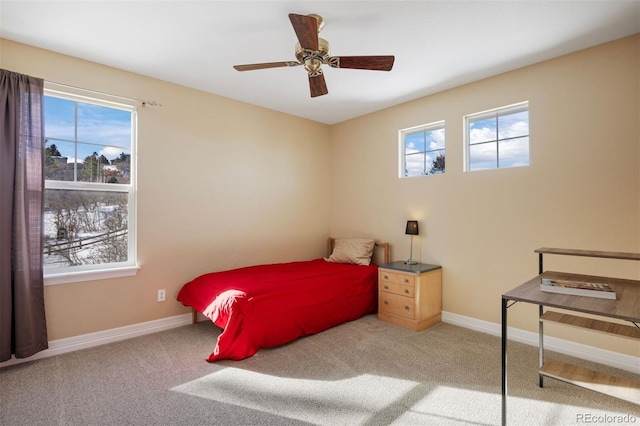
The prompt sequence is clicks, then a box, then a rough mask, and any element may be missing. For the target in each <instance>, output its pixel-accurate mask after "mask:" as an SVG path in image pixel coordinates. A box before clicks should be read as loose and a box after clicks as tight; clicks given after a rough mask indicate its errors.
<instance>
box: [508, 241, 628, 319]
mask: <svg viewBox="0 0 640 426" xmlns="http://www.w3.org/2000/svg"><path fill="white" fill-rule="evenodd" d="M536 251H537V250H536ZM541 278H550V279H553V280H569V281H589V282H598V283H606V284H609V285H610V286H611V288H613V291H615V292H616V300H611V299H601V298H596V297H586V296H574V295H569V294H558V293H549V292H545V291H542V290H540V279H541ZM502 298H503V299H507V300H517V301H520V302H527V303H534V304H536V305H543V306H550V307H555V308H561V309H567V310H571V311H577V312H584V313H588V314H594V315H602V316H606V317H609V318H618V319H622V320H626V321H632V322H640V281H636V280H627V279H622V278H611V277H598V276H594V275H579V274H570V273H566V272H554V271H545V272H544V273H542V274H540V275H538V276H536V277H534V278H532V279H531V280H529V281H527V282H526V283H524V284H522V285H520V286H518V287H516V288H514V289H512V290H509V291H508V292H506V293H504V294H503V295H502Z"/></svg>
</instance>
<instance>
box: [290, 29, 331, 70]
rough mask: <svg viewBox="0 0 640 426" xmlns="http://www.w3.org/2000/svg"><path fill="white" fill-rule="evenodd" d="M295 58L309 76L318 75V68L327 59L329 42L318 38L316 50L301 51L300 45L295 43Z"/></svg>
mask: <svg viewBox="0 0 640 426" xmlns="http://www.w3.org/2000/svg"><path fill="white" fill-rule="evenodd" d="M296 58H297V59H298V61H300V63H302V64H304V68H305V69H306V70H307V71H308V72H309V74H310V75H315V74H320V73H322V69H321V68H320V66H321V65H322V64H323V63H326V62H327V59H328V58H329V42H328V41H327V40H325V39H323V38H320V37H318V50H309V49H303V48H302V46H300V43H296Z"/></svg>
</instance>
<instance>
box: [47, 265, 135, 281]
mask: <svg viewBox="0 0 640 426" xmlns="http://www.w3.org/2000/svg"><path fill="white" fill-rule="evenodd" d="M138 270H140V267H139V266H127V267H123V268H115V269H101V270H99V271H81V272H70V273H69V272H68V273H64V274H47V275H45V276H44V285H46V286H47V285H57V284H69V283H77V282H82V281H93V280H105V279H109V278H120V277H130V276H133V275H136V274H137V273H138Z"/></svg>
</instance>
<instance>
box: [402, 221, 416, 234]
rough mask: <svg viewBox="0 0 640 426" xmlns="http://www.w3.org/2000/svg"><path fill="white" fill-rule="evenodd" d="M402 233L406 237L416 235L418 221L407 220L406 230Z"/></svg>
mask: <svg viewBox="0 0 640 426" xmlns="http://www.w3.org/2000/svg"><path fill="white" fill-rule="evenodd" d="M404 233H405V234H407V235H418V221H417V220H408V221H407V229H406V230H405V231H404Z"/></svg>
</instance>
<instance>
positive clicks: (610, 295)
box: [540, 278, 616, 300]
mask: <svg viewBox="0 0 640 426" xmlns="http://www.w3.org/2000/svg"><path fill="white" fill-rule="evenodd" d="M540 290H542V291H547V292H550V293H560V294H572V295H574V296H587V297H599V298H601V299H613V300H615V299H616V292H615V291H613V289H612V288H611V286H610V285H609V284H605V283H595V282H586V281H570V280H552V279H549V278H541V279H540Z"/></svg>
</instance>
